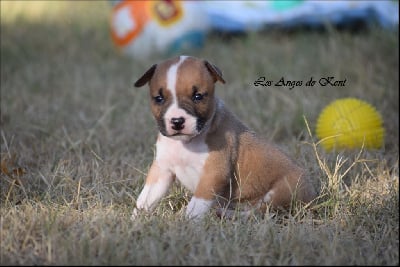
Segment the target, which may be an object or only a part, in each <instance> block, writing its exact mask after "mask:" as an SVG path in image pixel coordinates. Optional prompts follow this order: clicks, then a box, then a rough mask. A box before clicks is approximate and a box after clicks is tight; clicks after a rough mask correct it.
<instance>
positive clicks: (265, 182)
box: [132, 56, 314, 218]
mask: <svg viewBox="0 0 400 267" xmlns="http://www.w3.org/2000/svg"><path fill="white" fill-rule="evenodd" d="M217 81H220V82H222V83H225V81H224V79H223V78H222V74H221V71H220V70H219V69H218V68H217V67H216V66H214V65H212V64H210V63H209V62H208V61H205V60H201V59H197V58H194V57H189V56H180V57H175V58H172V59H169V60H166V61H164V62H162V63H159V64H155V65H153V66H152V67H151V68H150V69H149V70H147V71H146V73H144V74H143V76H142V77H141V78H139V79H138V80H137V81H136V82H135V86H136V87H140V86H143V85H145V84H146V83H149V87H150V97H151V110H152V112H153V115H154V117H155V119H156V121H157V123H158V128H159V131H160V133H159V134H158V139H157V143H156V156H155V159H154V161H153V163H152V165H151V167H150V170H149V173H148V176H147V178H146V182H145V186H144V188H143V190H142V191H141V193H140V195H139V197H138V200H137V202H136V208H135V209H134V211H133V215H132V218H135V217H136V216H137V214H138V212H139V211H140V210H146V211H150V210H152V209H153V208H154V207H155V205H156V203H157V202H158V201H159V200H160V199H161V198H162V197H163V196H164V195H165V194H166V193H167V192H168V188H169V187H170V185H171V184H172V182H173V181H174V180H175V179H178V180H179V181H180V182H181V183H182V184H183V185H184V186H185V187H186V188H188V189H189V190H190V191H191V192H193V197H192V198H191V200H190V202H189V204H188V206H187V208H186V215H187V216H188V217H189V218H201V217H202V216H203V215H204V214H205V213H206V212H207V211H208V210H209V209H210V208H211V207H213V206H214V205H215V204H218V205H219V207H220V208H227V207H228V206H229V207H230V208H231V207H232V206H234V204H236V203H239V202H240V203H249V204H252V205H254V206H255V207H260V206H261V205H262V204H263V203H270V204H271V205H272V206H273V207H286V206H289V205H290V203H291V201H292V200H293V199H296V200H299V201H302V202H309V201H311V200H312V199H313V197H314V190H313V188H312V185H311V183H310V182H309V181H308V180H307V177H306V176H304V171H303V170H302V169H301V168H300V167H298V166H297V165H296V164H295V163H294V162H293V161H292V160H290V159H289V158H288V157H287V156H286V155H285V154H284V153H283V152H281V151H280V150H279V149H278V148H277V147H275V146H273V145H271V144H268V143H266V142H264V141H262V140H261V139H260V138H259V137H257V135H256V134H255V133H254V132H252V131H250V130H249V129H248V128H247V127H246V126H245V125H244V124H243V123H242V122H241V121H239V119H238V118H236V117H235V115H233V114H232V113H231V112H230V111H229V110H228V109H227V108H226V107H225V106H224V104H223V102H222V101H221V100H220V99H218V98H217V97H216V96H215V95H214V84H215V83H216V82H217Z"/></svg>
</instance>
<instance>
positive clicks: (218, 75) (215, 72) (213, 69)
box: [204, 60, 225, 83]
mask: <svg viewBox="0 0 400 267" xmlns="http://www.w3.org/2000/svg"><path fill="white" fill-rule="evenodd" d="M204 64H205V65H206V67H207V69H208V71H209V72H210V74H211V76H212V77H213V78H214V82H217V81H220V82H221V83H225V80H224V78H222V72H221V71H220V70H219V69H218V67H217V66H215V65H213V64H211V63H209V62H208V61H207V60H205V61H204Z"/></svg>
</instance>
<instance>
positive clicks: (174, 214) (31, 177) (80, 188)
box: [0, 0, 399, 266]
mask: <svg viewBox="0 0 400 267" xmlns="http://www.w3.org/2000/svg"><path fill="white" fill-rule="evenodd" d="M0 3H1V6H0V7H1V30H0V34H1V38H0V50H1V57H0V63H1V68H0V69H1V79H0V82H1V83H0V85H1V95H0V145H1V151H0V153H1V154H0V156H1V165H0V213H1V223H0V228H1V229H0V233H1V243H0V244H1V249H0V254H1V255H0V263H1V264H4V265H9V264H11V265H54V264H60V265H62V264H65V265H71V264H72V265H74V264H76V265H82V264H83V265H85V264H87V265H93V264H105V265H115V264H119V263H120V264H127V263H132V264H133V265H143V264H150V265H153V264H154V265H160V264H170V265H180V264H181V265H187V264H199V265H204V264H207V263H210V264H213V263H214V264H215V265H218V264H229V265H230V264H236V265H237V264H239V265H240V264H242V263H243V265H254V264H255V265H257V264H260V263H261V264H266V265H271V264H272V265H274V264H276V265H288V264H289V265H293V264H299V265H310V264H311V265H321V264H322V265H325V264H328V265H329V264H333V265H343V264H344V265H346V264H355V265H378V266H379V265H388V264H389V265H391V264H393V265H398V244H399V242H398V225H399V224H398V221H399V220H398V203H399V201H398V200H399V198H398V176H399V164H398V163H399V75H398V72H399V38H398V10H399V7H398V1H392V0H390V1H308V0H298V1H296V0H288V1H212V2H211V1H190V2H189V1H185V2H180V1H172V0H170V1H162V0H158V1H156V0H154V1H146V2H143V1H3V0H2V1H1V2H0ZM180 54H187V55H193V56H196V57H200V58H204V59H207V60H208V61H209V62H211V63H213V64H215V65H216V66H218V67H219V68H220V69H221V70H222V72H223V77H224V79H225V80H226V84H224V85H222V84H220V83H218V84H216V94H217V95H218V96H219V97H220V98H222V99H223V101H225V103H226V106H228V107H229V108H230V109H231V110H232V111H233V112H234V113H236V115H237V116H238V117H239V118H240V119H242V121H244V122H245V123H246V124H247V125H248V126H249V127H250V128H252V129H253V130H254V131H256V132H257V133H258V134H259V135H260V136H263V137H264V138H265V139H267V140H269V141H272V142H274V143H276V144H278V145H279V146H280V147H281V148H282V149H283V150H284V151H286V152H288V154H289V155H291V157H292V158H294V159H295V160H296V161H297V162H299V164H301V165H302V166H304V168H305V169H307V171H308V172H309V173H310V177H311V178H312V180H313V182H314V183H315V186H316V188H317V190H318V191H319V192H320V194H321V199H319V200H318V201H320V202H321V204H320V205H318V206H317V207H316V208H315V209H313V210H311V211H310V213H308V212H307V215H304V216H303V215H302V214H303V212H302V211H301V210H300V211H299V212H298V210H295V213H296V215H295V217H290V216H289V217H288V219H284V217H285V216H282V217H280V216H277V217H275V218H272V217H271V218H269V217H268V219H266V220H262V221H258V219H257V220H255V221H254V222H253V223H250V224H249V223H247V222H243V224H242V223H240V222H236V221H235V222H232V224H230V223H229V222H227V223H222V224H221V221H219V220H217V219H216V220H215V223H214V221H211V223H207V227H206V230H204V231H203V232H202V231H201V229H200V231H199V228H198V227H197V225H193V227H191V226H189V225H187V224H182V220H180V219H179V218H180V217H179V212H181V213H182V211H183V208H182V207H184V206H185V205H186V204H187V202H188V199H190V193H189V192H188V191H187V190H185V189H183V188H182V187H179V185H174V187H173V188H172V189H171V193H170V195H169V196H168V197H166V198H165V200H164V201H163V202H162V203H161V204H160V206H159V209H158V214H157V216H154V217H152V218H151V219H150V218H143V221H139V222H131V221H130V220H129V217H130V214H131V212H132V208H133V206H134V205H135V201H136V199H137V196H138V195H139V192H140V190H141V189H142V186H143V181H144V179H145V177H146V173H147V171H148V167H149V165H150V164H151V162H152V160H153V157H154V150H155V147H154V143H155V140H156V135H157V126H156V123H155V122H154V119H153V117H152V114H151V111H150V107H149V100H150V99H149V93H148V89H147V88H145V87H143V88H134V86H133V83H134V82H135V81H136V80H137V79H138V78H139V77H140V76H141V75H142V74H143V73H144V72H145V71H146V70H147V69H148V68H149V67H150V66H152V65H153V64H154V63H156V62H159V61H162V60H164V59H166V58H168V57H172V56H176V55H180ZM263 77H264V79H263ZM329 77H333V78H332V79H334V81H337V82H338V83H336V84H334V85H326V84H325V85H323V84H321V83H319V80H320V79H321V78H329ZM311 78H312V79H313V80H314V81H315V84H314V85H312V86H308V85H307V84H306V83H307V81H309V80H310V79H311ZM281 79H283V80H284V83H285V84H284V85H282V84H276V83H277V82H278V81H280V80H281ZM257 81H258V83H257ZM260 81H261V83H260ZM264 81H265V82H264ZM267 81H273V82H271V83H268V82H267ZM289 81H290V84H293V86H291V85H290V84H289ZM263 83H265V84H263ZM344 98H352V99H357V101H352V102H349V103H350V104H347V108H346V109H343V110H344V111H343V112H342V113H338V112H335V110H341V109H334V110H333V113H332V112H331V113H329V112H328V113H324V114H325V116H323V118H324V120H325V123H322V125H325V126H324V127H325V128H327V127H329V125H339V126H340V127H339V128H341V129H345V128H346V127H348V129H350V131H348V132H347V133H346V134H345V135H347V136H348V137H349V138H350V137H352V136H353V135H352V134H353V133H355V132H357V131H354V130H351V129H352V128H351V127H353V125H358V126H360V127H363V129H364V130H365V131H366V132H367V133H372V136H375V134H374V133H375V132H376V133H379V140H378V139H377V140H378V141H377V142H373V144H376V145H374V146H372V147H364V148H361V147H362V145H360V144H358V145H357V146H356V147H353V148H351V147H350V146H348V147H345V149H338V150H335V149H334V150H328V149H325V147H323V146H321V144H322V143H319V139H320V138H319V136H317V133H316V129H317V128H318V127H317V124H318V121H319V118H320V114H322V113H323V110H325V109H326V108H327V107H328V106H329V105H330V104H331V103H333V102H334V101H337V100H341V99H344ZM360 101H363V103H366V104H364V105H363V107H365V109H361V108H358V104H354V103H360ZM336 103H337V102H336ZM352 103H353V104H352ZM338 114H339V115H340V117H339V118H338V117H337V115H338ZM376 114H378V115H376ZM371 118H374V119H373V120H371ZM330 122H332V123H330ZM337 122H346V123H345V124H343V125H342V124H341V123H337ZM375 122H377V123H375ZM327 125H328V126H327ZM308 126H309V128H310V131H309V130H308ZM320 128H321V127H320ZM325 128H324V129H325ZM325 132H326V131H325ZM381 133H383V134H381ZM328 134H329V133H328ZM358 138H359V137H358ZM361 139H362V137H361ZM354 148H355V149H354ZM304 214H306V213H304ZM303 217H304V218H303ZM308 217H310V219H306V218H308ZM157 218H159V219H157ZM149 222H150V223H149ZM259 222H261V223H259ZM213 223H214V224H213ZM238 223H239V224H238ZM306 226H307V227H308V228H303V227H306ZM142 229H143V230H142ZM191 229H192V230H191ZM213 229H214V230H213ZM305 229H308V230H307V231H305ZM173 233H175V235H174V234H173ZM199 233H200V234H199ZM218 240H219V241H218ZM166 241H167V242H166ZM210 244H211V247H212V248H215V250H214V249H213V250H210V249H209V248H210ZM243 244H245V245H244V246H243ZM210 253H211V254H210ZM177 255H179V256H177ZM210 255H212V256H210ZM310 255H311V256H310ZM224 256H225V257H224Z"/></svg>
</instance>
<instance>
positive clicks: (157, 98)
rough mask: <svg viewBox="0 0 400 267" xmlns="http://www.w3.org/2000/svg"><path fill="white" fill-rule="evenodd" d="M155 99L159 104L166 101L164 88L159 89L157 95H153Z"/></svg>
mask: <svg viewBox="0 0 400 267" xmlns="http://www.w3.org/2000/svg"><path fill="white" fill-rule="evenodd" d="M153 100H154V103H156V104H157V105H162V104H163V103H164V102H165V99H164V95H163V89H162V88H160V89H159V90H158V95H157V96H153Z"/></svg>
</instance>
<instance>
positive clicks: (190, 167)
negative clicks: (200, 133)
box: [156, 136, 209, 192]
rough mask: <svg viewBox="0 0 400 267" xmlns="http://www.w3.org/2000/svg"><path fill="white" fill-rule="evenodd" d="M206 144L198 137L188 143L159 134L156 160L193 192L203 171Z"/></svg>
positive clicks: (206, 154)
mask: <svg viewBox="0 0 400 267" xmlns="http://www.w3.org/2000/svg"><path fill="white" fill-rule="evenodd" d="M208 154H209V152H208V146H207V144H206V143H205V142H204V140H202V139H201V138H199V139H198V140H192V141H191V142H189V143H184V142H182V141H177V140H173V139H171V138H168V137H165V136H160V137H159V139H158V141H157V155H156V160H157V162H158V164H159V166H161V167H162V168H165V169H168V170H169V171H171V172H172V173H174V174H175V176H176V178H177V179H178V180H179V181H180V182H181V183H182V184H183V186H185V187H186V188H187V189H189V190H190V191H192V192H194V190H195V189H196V187H197V184H198V183H199V180H200V177H201V175H202V174H203V172H204V164H205V162H206V160H207V157H208Z"/></svg>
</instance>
